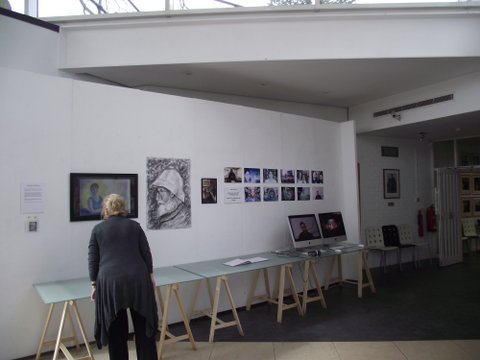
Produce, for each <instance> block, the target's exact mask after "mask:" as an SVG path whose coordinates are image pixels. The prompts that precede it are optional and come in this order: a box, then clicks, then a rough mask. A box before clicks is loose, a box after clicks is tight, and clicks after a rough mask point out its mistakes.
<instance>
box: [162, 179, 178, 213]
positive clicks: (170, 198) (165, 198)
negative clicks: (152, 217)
mask: <svg viewBox="0 0 480 360" xmlns="http://www.w3.org/2000/svg"><path fill="white" fill-rule="evenodd" d="M174 200H175V195H173V194H172V193H171V192H170V191H169V190H168V189H166V188H164V187H161V186H160V187H159V188H158V190H157V203H158V210H157V212H158V215H159V216H162V215H164V214H168V213H169V212H172V211H173V210H174V209H175V207H176V206H177V202H176V201H174Z"/></svg>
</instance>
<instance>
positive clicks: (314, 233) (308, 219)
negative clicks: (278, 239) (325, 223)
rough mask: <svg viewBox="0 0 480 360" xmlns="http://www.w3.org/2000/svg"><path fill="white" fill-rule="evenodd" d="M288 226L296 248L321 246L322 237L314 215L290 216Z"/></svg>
mask: <svg viewBox="0 0 480 360" xmlns="http://www.w3.org/2000/svg"><path fill="white" fill-rule="evenodd" d="M288 224H289V227H290V234H291V236H292V239H293V241H294V245H295V247H296V248H298V247H307V246H314V245H321V239H322V235H321V233H320V228H319V227H318V223H317V219H316V218H315V215H314V214H304V215H290V216H289V217H288Z"/></svg>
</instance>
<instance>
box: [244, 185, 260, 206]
mask: <svg viewBox="0 0 480 360" xmlns="http://www.w3.org/2000/svg"><path fill="white" fill-rule="evenodd" d="M244 191H245V202H260V201H261V194H262V190H261V189H260V186H245V188H244Z"/></svg>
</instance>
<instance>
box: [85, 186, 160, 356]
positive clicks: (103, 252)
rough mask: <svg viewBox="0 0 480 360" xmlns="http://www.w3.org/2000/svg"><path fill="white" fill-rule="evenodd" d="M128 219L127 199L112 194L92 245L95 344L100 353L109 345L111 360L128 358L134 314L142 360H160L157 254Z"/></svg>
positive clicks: (91, 242)
mask: <svg viewBox="0 0 480 360" xmlns="http://www.w3.org/2000/svg"><path fill="white" fill-rule="evenodd" d="M126 214H127V211H126V209H125V201H124V199H123V198H122V197H121V196H120V195H116V194H111V195H108V196H107V197H106V198H105V200H104V202H103V207H102V217H103V221H102V222H101V223H100V224H97V225H96V226H95V227H94V228H93V230H92V235H91V238H90V243H89V245H88V269H89V276H90V281H91V282H92V294H91V299H92V300H93V301H95V340H96V342H97V346H98V348H99V349H101V348H102V346H105V345H107V344H108V353H109V356H110V359H112V360H117V359H118V360H123V359H128V344H127V341H128V318H127V309H130V316H131V318H132V322H133V327H134V331H135V346H136V351H137V359H139V360H156V359H157V347H156V342H155V338H156V332H157V325H158V314H157V304H156V301H155V291H154V289H155V282H154V279H153V274H152V272H153V263H152V254H151V252H150V247H149V245H148V241H147V238H146V236H145V233H144V232H143V230H142V228H141V227H140V225H139V224H138V223H137V222H135V221H132V220H130V219H128V218H126V217H125V215H126Z"/></svg>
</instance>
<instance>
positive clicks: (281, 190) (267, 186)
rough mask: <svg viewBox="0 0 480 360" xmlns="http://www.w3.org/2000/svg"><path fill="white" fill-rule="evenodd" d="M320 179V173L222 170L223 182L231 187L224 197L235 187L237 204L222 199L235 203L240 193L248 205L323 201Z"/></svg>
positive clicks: (253, 168)
mask: <svg viewBox="0 0 480 360" xmlns="http://www.w3.org/2000/svg"><path fill="white" fill-rule="evenodd" d="M323 177H324V174H323V170H309V169H289V168H282V169H276V168H255V167H245V168H242V167H225V168H224V183H225V184H226V186H227V184H230V185H232V186H230V187H228V190H229V191H228V192H227V191H225V196H228V194H234V193H235V191H233V192H232V189H234V187H235V186H236V187H237V189H238V191H237V192H236V193H235V197H236V198H237V199H236V200H237V201H230V200H229V199H228V198H225V202H226V203H233V202H237V203H238V202H239V201H238V197H239V194H240V193H242V194H241V195H243V198H244V202H248V203H258V202H262V201H263V202H279V201H310V200H312V201H315V200H323V198H324V186H323ZM240 184H243V189H242V187H241V185H240Z"/></svg>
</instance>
